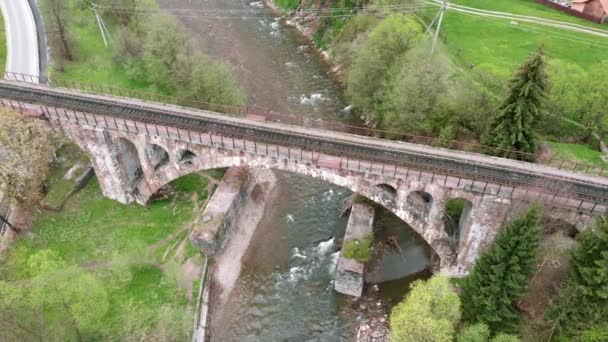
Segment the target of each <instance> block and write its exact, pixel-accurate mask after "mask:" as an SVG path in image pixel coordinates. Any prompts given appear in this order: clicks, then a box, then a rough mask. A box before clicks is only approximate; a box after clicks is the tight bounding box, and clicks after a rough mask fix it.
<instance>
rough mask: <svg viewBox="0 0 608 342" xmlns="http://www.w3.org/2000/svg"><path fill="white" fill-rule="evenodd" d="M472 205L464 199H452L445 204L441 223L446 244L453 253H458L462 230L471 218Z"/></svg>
mask: <svg viewBox="0 0 608 342" xmlns="http://www.w3.org/2000/svg"><path fill="white" fill-rule="evenodd" d="M472 206H473V205H472V204H471V202H470V201H468V200H466V199H464V198H452V199H449V200H448V201H447V202H446V203H445V209H444V212H443V221H444V226H445V233H446V235H447V236H448V244H449V246H450V247H451V248H452V250H454V251H458V245H459V244H460V241H461V237H462V234H463V233H464V230H465V229H464V228H465V227H466V225H467V223H468V220H469V219H470V218H471V208H472Z"/></svg>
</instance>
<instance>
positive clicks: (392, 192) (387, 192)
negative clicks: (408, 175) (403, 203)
mask: <svg viewBox="0 0 608 342" xmlns="http://www.w3.org/2000/svg"><path fill="white" fill-rule="evenodd" d="M376 187H378V188H380V189H381V190H382V196H383V197H384V199H386V200H390V201H394V200H395V198H396V197H397V189H395V188H394V187H393V186H391V185H389V184H384V183H382V184H378V185H376Z"/></svg>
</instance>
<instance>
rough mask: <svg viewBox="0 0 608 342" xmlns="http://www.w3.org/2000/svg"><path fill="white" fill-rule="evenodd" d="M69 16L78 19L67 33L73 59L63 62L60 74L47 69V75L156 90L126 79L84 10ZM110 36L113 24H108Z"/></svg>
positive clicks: (86, 10) (93, 21)
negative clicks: (73, 50)
mask: <svg viewBox="0 0 608 342" xmlns="http://www.w3.org/2000/svg"><path fill="white" fill-rule="evenodd" d="M73 12H74V13H72V16H73V17H74V18H78V20H77V21H76V22H75V24H74V25H73V27H72V28H71V30H72V31H71V34H72V36H73V39H74V41H75V42H77V44H75V60H74V61H73V62H66V65H65V66H64V70H63V71H59V70H57V69H56V68H51V70H50V72H51V75H52V76H54V77H57V78H61V79H66V80H72V81H80V82H86V83H93V84H108V85H111V86H113V87H119V88H127V89H135V90H144V91H150V92H156V93H158V91H157V90H156V89H155V88H154V87H152V86H150V85H149V84H147V83H142V82H136V81H133V80H132V79H130V78H129V77H128V75H127V74H126V72H125V70H124V68H123V67H122V66H121V64H120V63H117V62H116V61H115V60H114V57H115V56H114V50H113V48H112V46H111V45H110V46H108V47H106V46H105V45H104V43H103V39H102V37H101V33H100V31H99V26H98V24H97V21H95V17H94V16H93V15H92V12H91V10H90V9H88V8H76V9H73ZM108 24H109V25H110V29H111V30H112V33H114V34H116V30H114V25H112V23H111V22H109V23H108Z"/></svg>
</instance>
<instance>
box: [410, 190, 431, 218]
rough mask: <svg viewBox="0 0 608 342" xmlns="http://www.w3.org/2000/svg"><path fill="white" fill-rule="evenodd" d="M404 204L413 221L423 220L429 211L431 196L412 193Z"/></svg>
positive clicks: (420, 192) (418, 192)
mask: <svg viewBox="0 0 608 342" xmlns="http://www.w3.org/2000/svg"><path fill="white" fill-rule="evenodd" d="M405 203H406V205H407V206H408V209H409V210H410V212H411V213H412V216H414V219H416V220H423V219H424V218H425V217H426V216H427V215H428V214H429V212H430V210H431V205H432V204H433V196H431V195H430V194H429V193H428V192H424V191H414V192H412V193H410V194H409V195H408V196H407V199H406V201H405Z"/></svg>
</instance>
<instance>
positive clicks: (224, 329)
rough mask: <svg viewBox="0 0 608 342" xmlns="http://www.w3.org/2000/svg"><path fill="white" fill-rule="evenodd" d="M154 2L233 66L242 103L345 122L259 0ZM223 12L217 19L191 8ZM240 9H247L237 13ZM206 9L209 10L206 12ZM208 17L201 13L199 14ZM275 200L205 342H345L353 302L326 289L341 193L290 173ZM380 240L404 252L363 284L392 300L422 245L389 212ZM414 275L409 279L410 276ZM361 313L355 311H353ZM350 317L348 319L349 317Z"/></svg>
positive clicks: (313, 63)
mask: <svg viewBox="0 0 608 342" xmlns="http://www.w3.org/2000/svg"><path fill="white" fill-rule="evenodd" d="M159 2H160V4H161V6H164V7H169V6H170V7H171V8H173V9H175V8H182V9H183V8H188V9H193V10H192V11H188V13H189V14H191V15H189V16H187V17H181V18H180V20H181V22H182V23H183V24H184V25H185V27H186V28H187V30H188V33H189V36H190V37H191V38H192V39H193V40H195V42H196V44H198V46H199V47H200V48H201V49H202V50H203V51H205V52H206V53H208V54H210V55H212V56H214V57H215V58H217V59H220V60H223V61H225V62H226V63H228V64H230V65H231V66H232V68H233V70H234V71H235V73H236V74H237V76H238V79H239V82H240V84H241V86H242V87H243V88H244V90H245V91H246V92H247V94H248V104H249V105H250V106H253V105H256V106H260V107H264V108H271V109H272V110H273V111H275V112H281V113H292V114H299V115H307V116H311V117H315V118H329V119H341V120H345V119H348V118H347V117H346V116H347V114H344V112H343V108H345V107H346V106H347V104H346V103H345V102H344V99H343V97H342V94H343V89H342V88H341V86H340V85H339V84H338V83H337V82H335V81H334V80H333V79H332V77H331V76H330V74H329V66H328V65H327V64H326V63H325V62H324V61H323V60H322V59H321V58H320V56H319V54H318V53H317V52H316V51H315V50H314V49H312V48H311V46H310V45H309V44H308V42H307V41H306V39H305V38H304V37H302V36H301V35H300V34H299V33H298V32H297V31H296V30H295V29H293V28H291V27H288V26H285V25H284V23H283V21H282V20H281V19H280V18H279V17H278V16H277V15H275V14H273V13H270V12H269V11H263V12H261V13H260V11H259V10H260V9H261V8H262V7H260V6H261V3H260V2H253V3H250V2H239V1H221V0H204V1H203V0H159ZM197 9H198V10H206V11H208V10H210V9H218V10H222V12H221V13H222V14H218V13H220V12H217V13H216V14H215V16H216V17H226V16H233V15H232V14H229V13H228V12H226V10H227V9H236V10H239V11H241V12H239V15H238V17H232V18H203V17H197V15H192V14H196V13H202V12H197V11H196V10H197ZM243 10H248V11H245V12H242V11H243ZM207 13H208V12H207ZM205 16H208V14H206V15H205ZM277 176H278V179H279V181H278V195H277V202H276V203H275V204H274V205H273V206H272V207H271V208H269V210H268V211H267V213H266V215H265V218H264V220H263V222H262V223H261V224H260V226H259V227H258V230H257V231H256V233H255V235H254V238H253V241H252V243H251V244H250V246H249V248H248V250H247V252H246V254H245V256H244V262H243V268H242V270H241V277H240V278H239V280H238V281H237V284H236V285H235V288H234V290H233V292H232V293H231V295H230V296H229V298H228V302H227V303H226V305H224V307H223V308H221V310H214V312H216V313H217V314H215V315H212V317H211V339H212V341H287V340H289V341H292V340H297V341H301V340H306V341H309V340H314V341H317V340H322V341H340V340H352V329H350V328H351V327H352V326H351V325H352V324H354V322H353V321H352V319H345V316H347V315H345V314H344V311H347V310H351V311H352V308H353V305H351V304H352V303H351V300H350V299H349V298H345V297H344V296H342V295H339V294H338V293H336V292H335V291H334V290H333V278H334V274H335V265H336V261H337V257H338V250H339V248H340V245H341V242H342V238H343V236H344V231H345V229H346V224H347V217H340V212H341V209H342V203H343V200H344V199H345V198H347V197H348V196H350V195H351V193H350V192H349V191H348V190H346V189H341V188H338V187H336V186H333V185H330V184H327V183H324V182H322V181H318V180H314V179H310V178H304V177H301V176H298V175H295V174H290V173H278V175H277ZM375 231H376V232H377V237H378V239H379V240H382V239H385V238H387V237H388V236H398V240H399V245H400V247H401V253H398V252H396V251H394V250H391V249H390V248H382V244H380V245H379V247H380V250H381V252H380V253H378V252H377V253H376V254H377V255H378V257H379V258H380V262H381V264H382V266H383V268H378V269H377V271H375V272H373V274H371V275H370V276H369V277H368V278H369V279H368V281H371V282H374V283H375V282H380V285H379V289H380V292H379V294H380V296H381V297H383V298H384V299H386V301H387V302H389V303H395V302H397V301H398V300H399V299H401V298H402V297H403V295H404V294H405V293H406V292H407V288H408V284H409V283H410V282H411V281H412V280H413V279H415V278H417V277H419V276H420V272H421V271H422V270H424V269H425V268H426V267H427V266H428V264H429V256H428V250H429V249H428V247H427V246H425V244H424V243H423V242H422V241H420V239H418V238H417V237H416V236H414V233H413V231H412V230H411V228H409V227H408V226H407V225H406V224H405V223H403V222H402V221H400V220H399V219H398V218H396V217H395V216H394V215H392V214H390V213H387V212H385V211H382V212H381V213H380V214H379V215H378V220H377V223H376V225H375ZM412 275H413V276H412ZM354 307H358V306H356V305H355V306H354ZM350 317H352V315H351V316H350Z"/></svg>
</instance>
